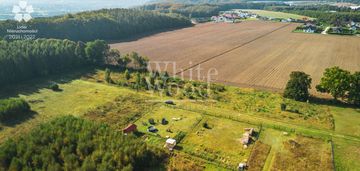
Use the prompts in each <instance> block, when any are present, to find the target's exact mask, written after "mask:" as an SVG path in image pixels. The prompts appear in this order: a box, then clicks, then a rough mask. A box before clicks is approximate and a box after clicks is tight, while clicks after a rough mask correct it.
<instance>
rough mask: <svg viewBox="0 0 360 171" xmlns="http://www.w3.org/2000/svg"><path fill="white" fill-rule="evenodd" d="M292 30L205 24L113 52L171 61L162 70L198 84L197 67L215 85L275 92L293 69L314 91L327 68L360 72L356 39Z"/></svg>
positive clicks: (281, 25)
mask: <svg viewBox="0 0 360 171" xmlns="http://www.w3.org/2000/svg"><path fill="white" fill-rule="evenodd" d="M296 26H297V24H286V23H272V22H261V21H251V22H243V23H239V24H227V23H220V24H214V23H208V24H201V25H197V26H196V27H193V28H186V29H181V30H176V31H171V32H165V33H161V34H157V35H154V36H150V37H146V38H142V39H139V40H137V41H133V42H124V43H118V44H113V45H112V47H113V48H117V49H119V50H120V51H121V52H122V53H126V52H130V51H136V52H139V53H140V54H142V55H146V56H148V57H149V58H150V59H151V61H175V62H176V68H173V67H172V65H171V66H169V67H168V68H167V69H166V70H168V71H169V72H172V73H177V74H179V75H181V74H184V75H185V76H186V77H189V76H190V75H191V74H190V73H191V72H192V75H193V78H194V79H196V78H195V77H197V71H195V70H194V69H196V68H197V67H198V65H200V66H201V68H202V69H203V70H202V72H201V74H200V75H202V76H205V75H207V71H208V70H209V69H210V68H215V69H216V70H217V71H218V75H217V76H216V77H215V76H212V79H215V80H217V81H218V82H223V83H228V84H232V85H238V86H243V87H244V86H245V87H246V86H249V87H255V88H263V89H273V90H281V89H283V88H284V87H285V84H286V82H287V80H288V78H289V73H290V72H291V71H295V70H298V71H305V72H306V73H308V74H310V75H311V76H312V78H313V86H314V85H315V84H317V83H318V82H319V80H320V78H321V76H322V73H323V71H324V69H325V68H327V67H331V66H335V65H337V66H340V67H343V68H345V69H348V70H351V71H355V70H358V71H359V70H360V55H359V54H360V38H358V37H347V36H333V35H315V34H303V33H291V31H292V30H294V28H295V27H296ZM162 66H163V65H162ZM163 69H165V68H164V67H162V70H163ZM182 71H184V72H182ZM194 75H196V76H194Z"/></svg>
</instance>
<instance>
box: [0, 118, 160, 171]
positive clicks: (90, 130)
mask: <svg viewBox="0 0 360 171" xmlns="http://www.w3.org/2000/svg"><path fill="white" fill-rule="evenodd" d="M166 157H167V156H166V154H165V152H164V151H162V150H161V149H157V148H152V147H149V146H147V145H146V143H145V142H144V141H143V140H141V139H138V138H136V137H135V136H134V135H123V134H122V133H120V132H118V131H115V130H113V129H112V128H110V127H109V126H108V125H105V124H98V123H94V122H91V121H86V120H83V119H80V118H76V117H73V116H66V117H62V118H58V119H55V120H53V121H51V122H49V123H45V124H42V125H40V126H38V127H37V128H35V129H34V130H32V131H31V132H30V133H29V134H26V135H23V136H21V137H20V138H17V139H9V140H7V141H5V142H4V143H3V144H1V145H0V170H53V171H57V170H59V171H60V170H109V171H112V170H114V171H115V170H123V171H131V170H148V169H150V168H152V167H154V166H155V167H156V166H159V163H162V162H163V160H164V159H165V158H166Z"/></svg>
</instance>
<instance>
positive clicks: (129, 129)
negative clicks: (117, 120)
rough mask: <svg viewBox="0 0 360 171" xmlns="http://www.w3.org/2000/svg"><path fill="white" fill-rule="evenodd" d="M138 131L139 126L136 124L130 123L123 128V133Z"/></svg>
mask: <svg viewBox="0 0 360 171" xmlns="http://www.w3.org/2000/svg"><path fill="white" fill-rule="evenodd" d="M135 131H137V126H136V125H135V124H130V125H129V126H127V127H126V128H124V129H123V133H125V134H128V133H131V132H135Z"/></svg>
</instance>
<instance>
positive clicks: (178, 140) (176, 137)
mask: <svg viewBox="0 0 360 171" xmlns="http://www.w3.org/2000/svg"><path fill="white" fill-rule="evenodd" d="M185 136H186V132H182V131H180V132H179V133H178V134H176V135H175V137H174V139H175V140H176V142H177V143H180V142H181V140H182V139H184V138H185Z"/></svg>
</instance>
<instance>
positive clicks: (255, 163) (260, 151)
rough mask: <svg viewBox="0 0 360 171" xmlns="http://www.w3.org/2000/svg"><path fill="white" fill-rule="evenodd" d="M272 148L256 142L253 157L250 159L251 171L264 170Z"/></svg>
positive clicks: (252, 152)
mask: <svg viewBox="0 0 360 171" xmlns="http://www.w3.org/2000/svg"><path fill="white" fill-rule="evenodd" d="M270 149H271V146H270V145H267V144H264V143H262V142H261V141H256V143H255V146H254V148H253V150H252V151H251V155H250V157H249V163H248V166H249V169H248V170H249V171H256V170H262V169H263V167H264V164H265V161H266V159H267V157H268V154H269V152H270Z"/></svg>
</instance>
